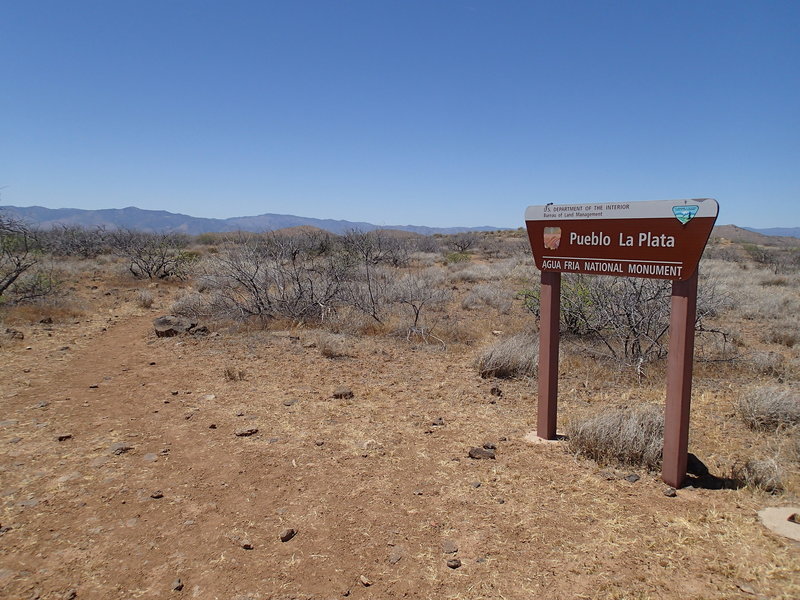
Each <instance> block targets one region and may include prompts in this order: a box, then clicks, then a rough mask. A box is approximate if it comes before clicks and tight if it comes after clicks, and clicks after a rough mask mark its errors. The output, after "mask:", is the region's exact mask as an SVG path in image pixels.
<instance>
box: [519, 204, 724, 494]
mask: <svg viewBox="0 0 800 600" xmlns="http://www.w3.org/2000/svg"><path fill="white" fill-rule="evenodd" d="M718 212H719V205H718V204H717V201H716V200H713V199H711V198H703V199H695V200H658V201H652V202H628V203H606V204H572V205H570V204H567V205H564V204H552V203H551V204H547V205H544V206H531V207H529V208H528V209H527V211H526V212H525V224H526V227H527V230H528V239H529V241H530V243H531V251H532V252H533V256H534V260H535V261H536V266H537V267H539V269H540V270H541V272H542V278H541V283H542V291H541V313H540V314H541V328H540V333H539V401H538V414H537V425H536V433H537V435H538V436H539V437H540V438H542V439H547V440H552V439H555V438H556V422H557V412H558V410H557V407H558V346H559V338H560V330H559V322H560V294H561V273H588V274H593V275H616V276H626V277H645V278H651V279H668V280H672V282H673V284H672V306H671V312H670V329H669V336H670V339H669V357H668V363H667V400H666V408H665V415H664V450H663V463H662V464H663V468H662V479H663V480H664V481H665V482H666V483H668V484H669V485H672V486H674V487H680V486H681V485H682V483H683V480H684V479H685V477H686V463H687V450H688V440H689V408H690V401H691V392H692V355H693V352H694V324H695V318H696V313H697V265H698V263H699V262H700V256H701V255H702V253H703V249H704V248H705V246H706V243H707V242H708V238H709V236H710V235H711V230H712V229H713V227H714V223H715V222H716V219H717V214H718Z"/></svg>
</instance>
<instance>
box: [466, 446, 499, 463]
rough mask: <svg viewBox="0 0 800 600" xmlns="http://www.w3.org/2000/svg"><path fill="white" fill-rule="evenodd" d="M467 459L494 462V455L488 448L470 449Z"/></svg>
mask: <svg viewBox="0 0 800 600" xmlns="http://www.w3.org/2000/svg"><path fill="white" fill-rule="evenodd" d="M469 457H470V458H474V459H476V460H480V459H492V460H494V458H495V454H494V450H491V449H488V448H470V449H469Z"/></svg>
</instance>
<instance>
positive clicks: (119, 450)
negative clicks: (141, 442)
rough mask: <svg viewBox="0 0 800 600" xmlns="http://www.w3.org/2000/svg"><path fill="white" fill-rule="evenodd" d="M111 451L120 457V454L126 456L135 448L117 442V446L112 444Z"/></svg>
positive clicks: (125, 443)
mask: <svg viewBox="0 0 800 600" xmlns="http://www.w3.org/2000/svg"><path fill="white" fill-rule="evenodd" d="M109 450H111V453H112V454H116V455H117V456H119V455H120V454H125V453H126V452H129V451H131V450H133V446H131V445H130V444H128V443H127V442H117V443H116V444H111V447H110V448H109Z"/></svg>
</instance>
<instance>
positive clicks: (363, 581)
mask: <svg viewBox="0 0 800 600" xmlns="http://www.w3.org/2000/svg"><path fill="white" fill-rule="evenodd" d="M358 580H359V581H360V582H361V585H363V586H364V587H369V586H371V585H372V581H370V580H369V579H367V578H366V577H365V576H364V575H361V576H360V577H359V578H358Z"/></svg>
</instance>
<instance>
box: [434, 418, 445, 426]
mask: <svg viewBox="0 0 800 600" xmlns="http://www.w3.org/2000/svg"><path fill="white" fill-rule="evenodd" d="M431 425H433V426H434V427H444V419H443V418H442V417H436V418H435V419H434V420H433V421H432V422H431Z"/></svg>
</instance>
